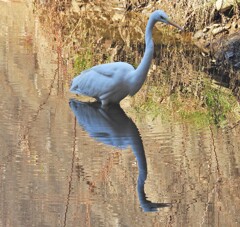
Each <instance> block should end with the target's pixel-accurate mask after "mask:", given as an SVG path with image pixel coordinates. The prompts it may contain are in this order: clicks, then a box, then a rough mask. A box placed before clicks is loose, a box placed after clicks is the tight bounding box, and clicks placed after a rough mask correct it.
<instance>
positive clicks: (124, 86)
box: [70, 10, 182, 108]
mask: <svg viewBox="0 0 240 227" xmlns="http://www.w3.org/2000/svg"><path fill="white" fill-rule="evenodd" d="M158 21H160V22H163V23H165V24H170V25H172V26H175V27H176V28H178V29H180V30H182V28H181V27H180V26H179V25H177V24H176V23H174V22H172V21H171V20H170V19H169V17H168V15H167V14H166V13H165V12H164V11H162V10H156V11H154V12H153V13H152V14H151V15H150V18H149V20H148V23H147V27H146V33H145V45H146V47H145V52H144V55H143V58H142V60H141V63H140V64H139V65H138V67H137V68H136V69H135V68H134V67H133V66H132V65H130V64H128V63H126V62H113V63H107V64H101V65H97V66H94V67H92V68H90V69H87V70H85V71H83V72H81V74H80V75H79V76H77V77H75V78H74V79H73V80H72V84H71V88H70V91H71V92H72V93H75V94H78V95H85V96H90V97H93V98H95V99H96V100H97V101H99V102H101V104H102V107H103V108H104V107H105V106H107V105H108V104H110V103H119V102H120V101H121V100H122V99H124V98H125V97H126V96H128V95H130V96H133V95H135V94H136V93H137V92H138V91H139V89H140V88H141V87H142V85H143V83H144V81H145V79H146V77H147V73H148V70H149V68H150V65H151V61H152V58H153V52H154V43H153V40H152V30H153V27H154V25H155V23H157V22H158Z"/></svg>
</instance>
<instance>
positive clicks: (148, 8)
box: [35, 0, 239, 124]
mask: <svg viewBox="0 0 240 227" xmlns="http://www.w3.org/2000/svg"><path fill="white" fill-rule="evenodd" d="M138 2H141V1H138ZM198 5H199V3H198V1H197V0H195V1H194V2H191V4H190V3H188V2H187V1H186V2H185V3H184V2H183V1H182V2H180V3H178V4H173V3H169V4H168V5H166V4H163V2H162V1H160V2H159V1H158V2H157V3H153V2H147V1H145V4H143V1H142V3H141V4H140V3H139V4H138V3H137V1H136V2H135V1H128V4H127V3H126V2H124V1H123V2H122V4H120V3H118V1H112V2H111V3H109V2H107V1H98V2H95V3H91V2H89V3H80V2H77V1H71V0H68V1H65V2H62V1H61V2H60V1H59V2H52V3H51V2H48V3H47V2H43V1H42V2H41V3H40V2H38V1H36V2H35V12H36V13H37V14H38V16H39V18H40V21H41V22H42V24H43V26H45V28H46V29H47V30H48V31H51V32H50V33H51V34H52V36H51V39H52V40H53V43H54V46H55V48H56V50H58V51H59V54H60V55H61V56H62V61H63V62H64V64H65V65H67V71H68V73H67V76H66V78H67V80H68V81H70V80H71V78H72V77H73V76H74V75H77V74H78V73H79V72H81V71H82V70H84V69H86V68H89V67H91V66H93V65H96V64H100V63H105V62H111V61H126V62H129V63H131V64H132V65H134V66H137V65H138V64H139V62H140V60H141V57H142V55H143V52H144V33H145V25H146V22H147V18H148V15H149V14H150V12H152V11H153V9H155V8H162V9H163V10H165V11H166V12H168V14H169V15H170V16H171V17H172V18H173V19H174V20H175V21H178V23H179V24H181V25H184V27H185V30H186V32H185V33H183V34H180V33H178V32H177V31H176V30H174V29H172V28H169V27H166V26H163V25H161V24H159V25H157V28H156V29H155V31H154V41H155V56H154V59H153V63H152V67H151V70H150V72H149V76H148V79H147V81H146V83H145V85H144V87H143V88H142V89H141V90H140V92H139V93H138V94H137V96H136V97H135V98H134V99H133V101H132V102H133V106H135V108H136V109H137V110H140V109H143V110H147V109H148V110H151V109H152V108H153V107H154V108H155V109H159V108H163V107H162V105H164V109H168V110H169V111H171V112H172V113H174V114H176V113H178V114H179V116H182V117H183V118H185V119H187V118H188V119H189V118H192V117H193V118H195V117H196V116H197V118H198V117H203V119H202V120H201V121H208V122H212V123H216V124H222V123H223V122H225V121H226V120H229V119H231V120H233V122H238V120H239V118H238V115H239V103H238V102H237V98H239V94H238V89H239V85H238V79H236V77H235V75H236V74H235V72H236V70H235V69H233V68H232V67H230V66H229V67H230V68H227V67H226V65H225V63H224V64H223V62H222V61H221V60H219V61H218V60H216V59H215V58H212V56H213V54H212V52H211V54H207V53H210V52H209V51H205V49H204V48H197V47H196V46H198V47H199V46H200V43H201V40H202V37H201V36H200V37H199V38H196V34H197V32H198V30H199V29H201V28H203V27H206V26H208V24H211V23H213V21H214V20H215V19H216V18H217V16H213V15H212V10H213V7H214V4H212V3H211V2H206V4H205V5H204V10H203V9H202V8H201V7H198ZM193 9H194V10H193ZM175 12H178V13H177V14H176V13H175ZM214 18H215V19H214ZM198 33H199V32H198ZM194 34H195V36H194ZM192 37H195V39H194V41H193V39H192ZM214 37H215V39H214V41H217V39H216V38H217V36H214ZM211 50H212V49H211ZM218 50H219V48H218ZM234 50H235V49H234ZM203 53H204V54H203ZM224 53H225V52H224ZM224 53H223V56H225V54H224ZM203 55H204V56H203ZM229 59H230V60H231V59H233V56H232V53H230V57H229ZM219 63H220V65H221V66H222V68H224V69H226V70H225V71H224V73H222V72H223V71H222V68H220V67H219ZM234 64H235V63H234ZM226 73H227V75H226ZM237 78H238V77H237ZM233 95H235V97H237V98H234V96H233ZM139 108H140V109H139ZM194 116H195V117H194Z"/></svg>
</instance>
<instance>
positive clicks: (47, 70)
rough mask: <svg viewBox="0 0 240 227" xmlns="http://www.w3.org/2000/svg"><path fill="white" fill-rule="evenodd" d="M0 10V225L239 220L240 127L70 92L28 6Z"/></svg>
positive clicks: (196, 223)
mask: <svg viewBox="0 0 240 227" xmlns="http://www.w3.org/2000/svg"><path fill="white" fill-rule="evenodd" d="M0 12H1V13H0V26H1V29H0V30H1V32H0V51H1V54H0V57H1V61H0V75H1V77H0V80H1V81H0V93H1V103H0V112H1V117H0V126H1V136H0V140H1V141H0V148H1V149H0V150H1V153H0V155H1V158H0V185H1V187H0V201H1V207H0V226H51V227H52V226H144V227H146V226H177V227H179V226H240V218H239V212H240V194H239V192H240V190H239V185H240V184H239V183H240V178H239V175H240V173H239V168H240V140H239V128H237V127H236V128H234V129H232V130H222V129H218V128H214V127H210V126H209V127H202V128H199V127H196V126H194V125H191V124H187V123H182V122H179V121H175V120H174V119H172V118H171V117H163V116H159V117H157V118H156V117H153V115H152V114H151V113H148V114H143V113H141V114H139V113H137V112H136V111H134V110H133V109H132V108H131V106H130V105H129V104H128V100H124V101H123V102H122V106H123V108H120V107H111V108H109V109H108V110H102V109H101V108H99V106H98V105H94V104H91V105H90V104H87V103H84V102H79V101H77V100H75V99H72V96H70V95H69V93H68V86H67V82H66V81H64V80H63V78H64V75H63V70H62V69H61V66H60V65H59V64H57V62H58V56H57V54H56V53H55V52H54V51H53V50H52V45H51V44H50V43H48V41H47V40H48V39H47V37H46V34H45V33H44V32H43V31H42V29H41V26H40V23H39V21H38V19H37V18H35V17H34V16H33V15H32V10H31V7H30V6H29V5H28V4H27V3H25V2H24V1H13V2H11V1H10V2H8V1H4V2H3V1H0Z"/></svg>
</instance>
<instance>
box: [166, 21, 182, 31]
mask: <svg viewBox="0 0 240 227" xmlns="http://www.w3.org/2000/svg"><path fill="white" fill-rule="evenodd" d="M167 22H168V23H169V24H171V25H172V26H174V27H176V28H178V29H179V30H180V31H183V28H182V27H180V26H179V25H178V24H176V23H175V22H174V21H171V20H170V19H168V20H167Z"/></svg>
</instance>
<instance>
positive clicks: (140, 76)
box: [130, 16, 156, 95]
mask: <svg viewBox="0 0 240 227" xmlns="http://www.w3.org/2000/svg"><path fill="white" fill-rule="evenodd" d="M155 23H156V20H155V19H154V17H153V16H150V18H149V20H148V23H147V27H146V33H145V45H146V47H145V52H144V55H143V58H142V60H141V63H140V64H139V65H138V67H137V69H136V70H135V71H134V73H133V75H132V81H131V84H132V86H133V88H132V92H131V94H130V95H134V94H135V93H136V92H138V90H139V89H140V88H141V87H142V85H143V83H144V81H145V79H146V77H147V73H148V70H149V68H150V66H151V62H152V58H153V52H154V43H153V40H152V30H153V27H154V25H155Z"/></svg>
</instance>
